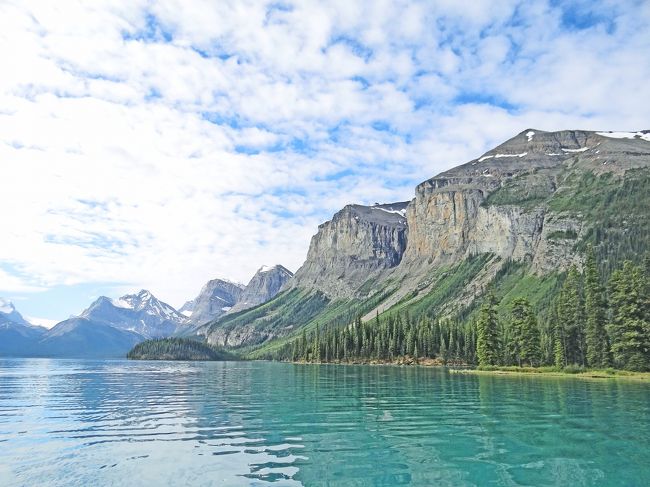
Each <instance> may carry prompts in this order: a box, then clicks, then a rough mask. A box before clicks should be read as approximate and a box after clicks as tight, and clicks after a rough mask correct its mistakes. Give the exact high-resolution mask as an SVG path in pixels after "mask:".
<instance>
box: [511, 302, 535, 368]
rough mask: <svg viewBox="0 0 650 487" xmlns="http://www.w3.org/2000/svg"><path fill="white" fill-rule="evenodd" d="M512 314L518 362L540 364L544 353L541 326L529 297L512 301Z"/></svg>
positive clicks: (512, 328) (532, 364) (521, 363)
mask: <svg viewBox="0 0 650 487" xmlns="http://www.w3.org/2000/svg"><path fill="white" fill-rule="evenodd" d="M511 315H512V321H511V325H510V328H511V330H512V333H513V342H514V344H515V347H514V349H515V356H516V359H517V362H518V364H519V365H520V366H521V365H531V366H536V365H539V363H540V360H541V355H542V350H541V345H540V335H539V328H538V326H537V319H536V318H535V315H534V314H533V310H532V307H531V306H530V302H529V301H528V299H526V298H517V299H515V300H514V301H513V303H512V310H511Z"/></svg>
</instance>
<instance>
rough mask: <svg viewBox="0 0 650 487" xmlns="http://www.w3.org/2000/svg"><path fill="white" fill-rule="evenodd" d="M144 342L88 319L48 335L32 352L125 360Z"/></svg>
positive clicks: (78, 319)
mask: <svg viewBox="0 0 650 487" xmlns="http://www.w3.org/2000/svg"><path fill="white" fill-rule="evenodd" d="M143 340H144V338H143V336H142V335H140V334H138V333H134V332H132V331H128V330H120V329H118V328H115V327H113V326H110V325H107V324H105V323H100V322H94V321H91V320H89V319H87V318H81V317H76V318H70V319H69V320H65V321H62V322H61V323H59V324H57V325H56V326H55V327H54V328H52V329H51V330H49V331H48V332H47V333H45V334H44V335H43V336H42V337H41V338H40V340H39V341H38V343H36V344H35V346H34V348H33V352H34V353H33V355H38V356H42V357H92V358H108V357H111V358H123V357H125V356H126V354H127V352H128V351H129V350H131V348H133V346H135V345H136V344H137V343H140V342H141V341H143Z"/></svg>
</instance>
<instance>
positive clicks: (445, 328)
mask: <svg viewBox="0 0 650 487" xmlns="http://www.w3.org/2000/svg"><path fill="white" fill-rule="evenodd" d="M406 357H408V358H411V359H414V360H418V359H423V358H439V359H440V360H441V361H443V362H444V363H450V364H463V363H474V362H475V360H476V329H475V328H474V327H468V326H464V325H463V324H461V323H459V322H457V321H453V320H445V321H434V320H431V319H429V318H426V317H422V318H420V319H419V320H413V319H411V318H410V316H409V314H408V313H405V314H401V313H397V314H394V315H390V316H388V317H383V318H382V317H379V316H377V317H376V318H374V319H373V320H371V321H368V322H362V321H361V317H357V318H356V319H355V320H354V322H353V323H352V324H350V325H349V326H345V327H336V326H328V327H326V328H324V329H322V330H321V329H320V328H319V327H318V325H317V326H316V330H315V331H314V332H312V333H309V334H308V333H306V332H305V331H304V330H303V331H302V334H301V335H300V338H298V339H296V340H294V341H293V342H292V343H290V344H288V345H285V347H284V348H283V349H282V350H280V352H279V354H278V357H277V358H280V359H282V360H293V361H296V362H299V361H305V362H356V361H363V362H367V361H378V362H389V361H396V360H398V359H400V358H406Z"/></svg>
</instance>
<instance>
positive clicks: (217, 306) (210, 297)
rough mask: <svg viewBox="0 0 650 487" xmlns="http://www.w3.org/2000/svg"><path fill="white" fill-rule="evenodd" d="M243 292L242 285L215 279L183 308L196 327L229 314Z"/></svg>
mask: <svg viewBox="0 0 650 487" xmlns="http://www.w3.org/2000/svg"><path fill="white" fill-rule="evenodd" d="M242 291H243V286H242V285H241V284H235V283H233V282H230V281H226V280H224V279H213V280H211V281H208V283H207V284H206V285H205V286H203V288H201V292H200V293H199V295H198V296H197V297H196V299H194V300H192V301H188V302H187V303H185V304H184V305H183V307H182V308H181V310H182V312H183V314H185V315H186V316H189V322H190V323H192V324H195V325H199V324H202V323H207V322H208V321H210V320H214V319H216V318H218V317H220V316H222V315H223V314H225V313H227V312H228V311H229V310H230V309H231V308H232V307H233V306H235V303H237V301H238V300H239V298H240V296H241V294H242Z"/></svg>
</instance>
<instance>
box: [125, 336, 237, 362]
mask: <svg viewBox="0 0 650 487" xmlns="http://www.w3.org/2000/svg"><path fill="white" fill-rule="evenodd" d="M126 358H128V359H131V360H237V357H236V356H235V355H233V354H232V353H229V352H227V351H225V350H223V349H222V348H220V347H216V346H214V345H209V344H207V343H203V342H199V341H196V340H192V339H190V338H158V339H153V340H146V341H144V342H141V343H138V344H137V345H136V346H135V347H133V348H132V349H131V350H130V351H129V353H128V354H127V355H126Z"/></svg>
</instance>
